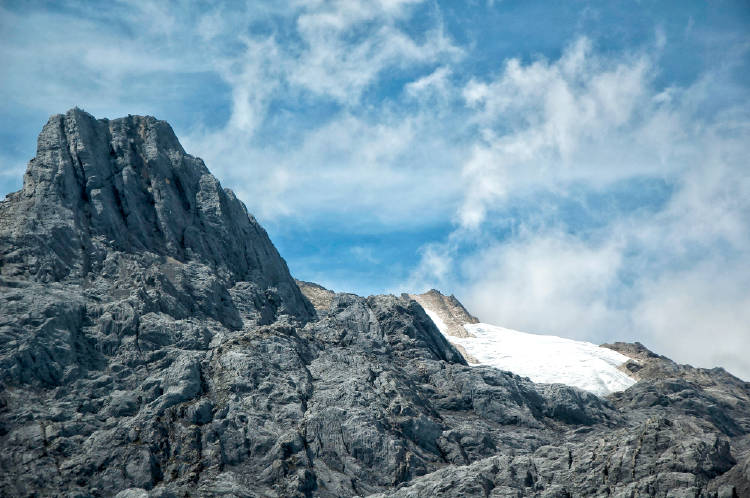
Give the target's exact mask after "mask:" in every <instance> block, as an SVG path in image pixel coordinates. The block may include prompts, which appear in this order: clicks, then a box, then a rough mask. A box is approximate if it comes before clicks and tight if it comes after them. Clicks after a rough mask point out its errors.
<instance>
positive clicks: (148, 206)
mask: <svg viewBox="0 0 750 498" xmlns="http://www.w3.org/2000/svg"><path fill="white" fill-rule="evenodd" d="M438 297H439V296H437V295H434V294H433V295H431V296H428V298H429V299H433V300H435V299H438ZM449 304H450V305H451V306H449V307H448V308H449V309H454V310H455V309H460V310H463V311H464V312H466V310H465V309H464V308H463V306H460V303H458V302H457V301H455V302H453V301H450V303H449ZM446 306H447V305H446ZM466 314H467V315H468V312H466ZM468 316H470V315H468ZM608 347H610V348H612V349H615V350H616V351H618V352H620V353H622V354H623V355H625V356H627V357H629V358H631V359H632V361H628V362H627V363H626V364H625V366H624V367H623V368H625V369H627V370H628V372H629V373H630V374H631V375H632V376H633V377H634V378H636V379H637V380H638V382H637V383H635V385H633V386H632V387H630V388H628V389H626V390H624V391H622V392H617V393H613V394H611V395H609V396H607V397H599V396H596V395H594V394H591V393H588V392H585V391H582V390H579V389H577V388H574V387H568V386H565V385H561V384H535V383H533V382H531V381H530V380H528V379H527V378H522V377H519V376H517V375H514V374H512V373H510V372H505V371H501V370H498V369H496V368H493V367H490V366H486V365H482V364H479V365H476V366H470V365H468V364H467V362H466V360H465V359H464V357H463V356H462V355H461V354H460V353H459V352H458V351H457V350H456V349H455V347H454V346H453V345H452V344H451V343H450V342H448V340H446V338H445V337H444V336H443V335H442V334H441V333H440V331H439V330H438V328H437V327H436V325H435V323H434V322H433V320H432V319H431V318H430V317H429V316H428V315H427V314H426V313H425V311H424V309H423V308H422V306H420V304H419V303H418V302H417V301H416V300H414V299H413V298H412V297H410V296H409V295H402V296H398V297H397V296H371V297H367V298H365V297H360V296H356V295H353V294H342V293H334V292H332V291H330V290H327V289H324V288H322V287H320V286H317V285H314V284H310V283H305V282H298V281H295V280H294V279H293V278H292V276H291V275H290V274H289V270H288V268H287V265H286V264H285V262H284V260H283V259H282V258H281V257H280V256H279V254H278V252H277V251H276V249H275V248H274V246H273V244H272V243H271V241H270V240H269V238H268V236H267V234H266V232H265V231H264V230H263V228H262V227H261V226H260V225H259V224H258V223H257V222H256V221H255V219H254V218H253V217H252V216H251V215H249V214H248V212H247V210H246V209H245V206H244V205H243V204H242V203H241V202H240V201H239V200H238V199H237V198H236V196H235V195H234V194H233V193H232V192H231V191H230V190H228V189H225V188H222V187H221V185H220V184H219V182H218V181H217V180H216V178H214V177H213V176H212V175H211V174H210V173H209V171H208V170H207V168H206V166H205V165H204V164H203V162H202V161H201V160H200V159H198V158H196V157H193V156H191V155H189V154H187V153H185V151H184V150H183V148H182V147H181V146H180V144H179V142H178V140H177V138H176V137H175V134H174V133H173V131H172V129H171V128H170V126H169V125H168V124H167V123H165V122H163V121H159V120H156V119H154V118H152V117H140V116H128V117H125V118H120V119H115V120H106V119H95V118H94V117H92V116H91V115H89V114H87V113H85V112H83V111H81V110H79V109H73V110H71V111H68V112H67V113H66V114H65V115H56V116H53V117H52V118H50V120H49V122H48V123H47V124H46V125H45V126H44V129H43V130H42V132H41V134H40V135H39V141H38V149H37V155H36V157H35V158H34V159H32V160H31V162H30V163H29V166H28V170H27V172H26V174H25V177H24V184H23V188H22V190H20V191H19V192H15V193H13V194H10V195H8V196H7V198H6V199H5V200H4V201H2V203H0V448H1V449H2V451H0V495H2V496H9V497H11V496H12V497H16V496H65V497H99V496H118V497H121V498H124V497H147V496H148V497H181V496H227V497H230V496H235V497H275V496H283V497H286V496H320V497H339V496H368V495H377V496H403V497H430V498H432V497H441V496H445V497H460V496H484V497H486V496H493V497H521V496H545V497H568V496H620V497H637V496H659V497H665V496H670V497H677V496H685V497H687V496H691V497H697V496H702V497H732V496H735V497H741V496H750V385H749V384H748V383H745V382H743V381H741V380H740V379H737V378H736V377H733V376H732V375H730V374H728V373H727V372H725V371H724V370H722V369H713V370H705V369H697V368H692V367H690V366H684V365H677V364H675V363H674V362H672V361H670V360H669V359H667V358H664V357H662V356H659V355H657V354H655V353H652V352H651V351H649V350H647V349H646V348H645V347H643V346H641V345H640V344H624V343H617V344H612V345H608Z"/></svg>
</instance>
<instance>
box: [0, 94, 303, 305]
mask: <svg viewBox="0 0 750 498" xmlns="http://www.w3.org/2000/svg"><path fill="white" fill-rule="evenodd" d="M0 220H2V221H3V228H2V229H1V230H0V263H2V274H3V276H5V277H13V276H14V275H15V276H18V275H22V274H30V275H33V276H34V277H35V278H36V279H37V280H40V281H59V280H62V279H65V278H69V277H73V278H77V277H80V276H85V275H86V274H88V273H91V272H95V271H97V269H101V267H102V265H103V264H104V261H105V260H106V258H107V257H108V255H110V254H111V253H112V252H119V253H124V254H131V255H143V254H153V255H156V256H161V257H169V258H171V260H174V261H176V262H179V263H186V262H197V263H200V264H204V265H207V266H208V267H210V268H212V269H213V271H214V272H215V273H216V274H217V275H221V278H223V279H225V280H226V281H227V282H235V281H252V282H253V283H254V284H256V285H257V286H258V287H260V288H263V289H265V288H274V289H277V290H278V292H279V293H280V294H281V298H282V301H283V300H287V301H291V303H292V304H293V307H299V306H302V307H303V308H309V305H308V304H306V303H305V302H304V298H303V297H302V295H301V294H300V292H299V290H298V289H297V286H296V285H295V284H294V281H293V280H292V278H291V276H290V275H289V270H288V268H287V266H286V263H285V262H284V260H283V259H282V258H281V256H280V255H279V254H278V252H277V251H276V249H275V247H274V246H273V244H272V243H271V241H270V239H269V238H268V235H267V234H266V232H265V230H263V228H262V227H261V226H260V225H259V224H258V223H257V222H256V220H255V219H254V218H253V217H252V216H251V215H250V214H249V213H248V211H247V209H246V208H245V206H244V204H243V203H242V202H240V201H239V200H238V199H237V197H236V196H235V195H234V193H233V192H232V191H231V190H229V189H224V188H222V186H221V184H220V183H219V181H218V180H217V179H216V178H215V177H214V176H213V175H211V173H210V172H209V171H208V169H207V168H206V165H205V164H204V163H203V161H202V160H201V159H200V158H197V157H194V156H191V155H190V154H187V153H186V152H185V150H184V149H183V148H182V146H181V145H180V142H179V140H178V139H177V136H176V135H175V133H174V131H173V130H172V128H171V126H170V125H169V124H168V123H167V122H165V121H161V120H158V119H156V118H154V117H152V116H134V115H129V116H126V117H122V118H118V119H112V120H109V119H96V118H95V117H94V116H92V115H91V114H89V113H87V112H85V111H84V110H82V109H79V108H74V109H71V110H69V111H68V112H66V113H65V114H56V115H54V116H52V117H50V119H49V121H48V122H47V124H46V125H44V128H43V129H42V132H41V133H40V134H39V139H38V145H37V154H36V157H34V158H33V159H32V160H31V161H30V162H29V166H28V169H27V171H26V174H25V176H24V185H23V188H22V190H21V191H19V192H16V193H14V194H10V195H9V196H8V197H7V198H6V200H5V201H3V202H2V203H1V204H0Z"/></svg>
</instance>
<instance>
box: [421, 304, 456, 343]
mask: <svg viewBox="0 0 750 498" xmlns="http://www.w3.org/2000/svg"><path fill="white" fill-rule="evenodd" d="M422 309H423V310H424V312H425V313H427V316H429V317H430V320H432V323H434V324H435V326H436V327H437V328H438V330H439V331H440V332H441V333H442V334H443V335H444V336H445V337H447V338H449V339H452V337H451V336H449V335H448V326H447V325H446V324H445V322H444V321H443V320H441V319H440V317H439V316H438V315H437V313H435V312H434V311H432V310H428V309H427V308H425V307H422Z"/></svg>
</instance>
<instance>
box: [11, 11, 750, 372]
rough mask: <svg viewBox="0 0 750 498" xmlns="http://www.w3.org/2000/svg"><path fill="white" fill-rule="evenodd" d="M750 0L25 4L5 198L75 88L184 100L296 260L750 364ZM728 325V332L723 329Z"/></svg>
mask: <svg viewBox="0 0 750 498" xmlns="http://www.w3.org/2000/svg"><path fill="white" fill-rule="evenodd" d="M749 20H750V8H748V6H747V4H746V3H745V2H723V3H716V4H708V3H699V2H687V3H685V2H671V3H670V2H667V3H659V4H647V3H641V4H638V5H637V7H632V6H631V5H630V4H626V3H612V4H608V5H606V6H603V5H596V4H588V3H570V4H541V3H531V2H523V3H521V2H508V1H505V2H491V1H489V2H473V3H472V2H470V3H468V4H466V5H465V6H464V7H457V6H456V5H455V4H452V3H450V2H420V1H390V2H306V3H297V2H290V3H287V4H284V5H280V4H276V3H273V2H260V3H258V2H255V3H253V4H252V5H250V4H247V5H246V4H241V3H234V2H228V3H222V4H218V5H217V6H215V7H212V8H210V9H208V8H204V7H197V6H194V5H192V4H190V3H179V2H174V3H162V2H114V3H112V4H108V8H107V9H90V8H89V7H88V6H86V5H84V4H80V3H77V2H55V3H49V2H31V3H28V2H23V3H22V2H4V3H3V4H2V5H1V6H0V28H1V29H0V33H2V34H0V37H2V42H3V43H2V44H0V62H2V64H3V67H4V68H6V70H5V71H4V75H3V77H2V79H0V96H2V99H0V100H1V101H2V104H0V105H1V106H2V108H1V109H2V111H1V112H2V116H3V120H2V122H1V123H0V195H4V194H7V193H10V192H12V191H15V190H17V189H18V188H20V179H21V176H22V173H23V171H24V170H25V168H26V162H27V161H28V159H29V158H30V157H32V156H33V154H34V149H35V144H34V140H33V137H35V136H36V133H37V131H38V129H39V127H40V126H41V125H42V124H43V123H44V122H45V121H46V120H47V118H48V117H49V116H50V115H51V114H54V113H56V112H60V111H62V110H64V109H68V108H70V107H73V106H75V105H78V106H80V107H81V108H83V109H86V110H87V111H88V112H91V113H93V114H94V115H96V116H97V117H104V116H108V117H117V116H120V115H126V114H130V113H132V114H147V115H154V116H156V117H158V118H159V119H165V120H168V121H169V122H170V123H172V125H173V126H174V127H175V130H176V132H177V135H178V136H179V137H180V139H181V140H182V141H183V143H184V144H185V146H186V149H187V150H189V151H190V152H191V153H192V154H195V155H197V156H199V157H202V158H203V159H205V160H206V162H207V163H208V164H209V165H211V168H212V171H214V173H215V174H216V175H217V177H218V178H219V179H220V180H221V182H222V184H223V185H225V186H227V187H230V188H232V189H233V190H234V191H235V192H237V195H238V197H239V198H240V199H241V200H243V201H244V202H245V203H246V204H247V206H248V209H249V210H250V211H251V212H252V213H253V214H254V215H255V216H257V217H258V219H259V220H260V221H261V223H262V224H263V225H264V226H265V227H266V229H267V230H268V231H269V234H270V236H271V239H272V240H273V241H274V242H275V244H276V245H277V247H278V249H279V251H280V252H281V254H282V255H283V256H284V257H285V258H286V260H287V262H288V263H289V266H290V269H291V272H292V274H293V275H294V276H295V277H297V278H300V279H303V280H311V281H315V282H318V283H320V284H323V285H325V286H326V287H329V288H333V289H335V290H337V291H352V292H356V293H359V294H369V293H380V292H396V293H398V292H422V291H424V290H427V289H428V288H432V287H436V288H439V289H441V290H443V291H444V292H447V293H455V294H456V295H457V296H458V297H459V298H460V300H461V301H462V302H464V303H465V304H466V305H467V307H468V308H469V309H470V310H471V311H472V312H473V313H475V314H477V315H478V316H479V318H480V319H482V320H483V321H487V322H490V323H496V324H498V325H502V326H507V327H510V328H514V329H518V330H527V331H532V332H543V333H548V334H557V335H566V334H567V336H569V337H570V336H571V335H572V337H571V338H573V339H578V340H587V341H591V342H596V343H602V342H612V341H615V340H639V341H641V342H644V343H645V344H647V345H648V346H649V347H651V348H652V349H654V350H657V351H659V352H661V353H664V354H667V355H668V356H670V357H672V358H674V359H675V360H677V361H680V362H688V363H692V364H695V365H698V366H704V367H713V366H716V365H721V366H724V367H726V368H727V369H729V371H731V372H732V373H734V374H736V375H739V376H740V377H743V378H745V379H748V378H750V366H749V365H748V363H747V359H746V358H744V356H743V355H742V352H743V351H746V350H748V349H750V329H749V328H748V327H749V325H748V324H750V311H748V310H750V291H748V289H750V264H748V262H749V261H750V228H748V223H747V220H748V219H750V218H748V215H749V214H750V201H749V200H748V199H750V194H749V192H750V179H749V177H748V164H747V157H750V154H748V152H750V150H749V149H750V146H748V143H750V140H748V130H750V108H749V104H748V102H750V99H748V98H747V97H748V95H749V92H748V88H747V76H748V74H749V72H750V71H748V68H750V60H749V57H748V42H747V33H748V26H749V25H750V24H749V22H750V21H749ZM717 337H718V338H720V340H717Z"/></svg>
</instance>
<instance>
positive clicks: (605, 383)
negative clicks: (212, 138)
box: [416, 291, 636, 396]
mask: <svg viewBox="0 0 750 498" xmlns="http://www.w3.org/2000/svg"><path fill="white" fill-rule="evenodd" d="M430 292H432V293H437V291H430ZM424 296H425V294H422V295H418V296H416V297H424ZM432 302H435V303H438V304H437V305H436V308H437V309H431V308H430V304H431V303H432ZM420 304H421V305H422V307H423V308H424V310H425V312H426V313H427V315H428V316H429V317H430V318H431V319H432V321H433V322H434V323H435V325H436V326H437V328H438V329H440V332H442V333H443V335H444V336H445V337H446V338H447V339H448V340H449V341H450V342H452V343H453V344H455V345H456V346H457V347H458V349H459V351H461V353H462V354H463V355H464V357H466V358H470V359H471V361H470V362H469V363H470V364H479V365H489V366H493V367H496V368H499V369H501V370H508V371H510V372H513V373H515V374H518V375H522V376H524V377H528V378H530V379H531V380H533V381H534V382H543V383H560V384H567V385H569V386H575V387H579V388H581V389H585V390H586V391H589V392H592V393H594V394H597V395H599V396H606V395H607V394H610V393H613V392H616V391H623V390H625V389H627V388H628V387H630V386H632V385H633V384H635V382H636V380H635V379H633V378H632V377H630V376H629V375H627V374H626V373H624V372H623V371H621V370H620V369H619V368H618V367H619V366H621V365H623V364H624V363H626V362H627V361H628V360H630V358H628V357H627V356H625V355H623V354H621V353H618V352H617V351H613V350H612V349H609V348H603V347H600V346H597V345H596V344H592V343H590V342H582V341H574V340H572V339H565V338H563V337H556V336H552V335H542V334H529V333H526V332H519V331H517V330H511V329H506V328H503V327H498V326H496V325H490V324H487V323H462V326H463V328H464V329H465V331H466V333H465V334H464V333H461V334H457V333H456V331H455V328H456V327H450V326H448V325H447V324H446V319H451V322H455V321H456V320H453V318H456V317H454V316H453V313H451V311H450V310H448V309H447V308H446V307H445V306H440V305H439V301H435V300H433V301H425V300H424V299H422V300H420ZM461 309H464V308H463V306H462V307H461ZM463 320H464V319H459V320H458V321H459V323H460V322H462V321H463ZM462 332H463V331H462Z"/></svg>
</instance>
